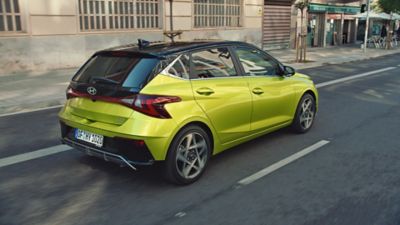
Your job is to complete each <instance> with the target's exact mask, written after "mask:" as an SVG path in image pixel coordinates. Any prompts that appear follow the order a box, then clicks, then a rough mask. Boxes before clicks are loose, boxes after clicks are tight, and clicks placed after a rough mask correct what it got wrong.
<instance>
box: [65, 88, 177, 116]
mask: <svg viewBox="0 0 400 225" xmlns="http://www.w3.org/2000/svg"><path fill="white" fill-rule="evenodd" d="M66 94H67V99H71V98H76V97H82V98H90V99H91V100H93V101H97V100H100V101H105V102H113V103H118V104H121V105H125V106H128V107H129V108H132V109H134V110H135V111H138V112H141V113H143V114H146V115H148V116H152V117H156V118H163V119H168V118H171V115H170V114H169V113H168V112H167V110H166V109H165V108H164V105H165V104H168V103H173V102H180V101H181V98H179V97H177V96H160V95H144V94H137V95H131V96H126V97H123V98H116V97H109V96H98V95H94V96H93V95H89V94H87V93H82V92H79V91H76V90H74V89H72V88H68V89H67V93H66Z"/></svg>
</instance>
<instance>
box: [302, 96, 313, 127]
mask: <svg viewBox="0 0 400 225" xmlns="http://www.w3.org/2000/svg"><path fill="white" fill-rule="evenodd" d="M314 110H315V107H314V102H313V100H312V99H311V98H306V99H305V100H304V101H303V103H302V104H301V113H300V125H301V127H302V128H303V129H304V130H307V129H308V128H310V127H311V125H312V123H313V121H314V114H315V112H314Z"/></svg>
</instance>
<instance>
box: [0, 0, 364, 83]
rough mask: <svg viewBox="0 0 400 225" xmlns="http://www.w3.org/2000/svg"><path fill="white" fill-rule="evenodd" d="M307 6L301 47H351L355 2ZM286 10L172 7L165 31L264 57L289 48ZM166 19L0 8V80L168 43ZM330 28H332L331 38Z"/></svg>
mask: <svg viewBox="0 0 400 225" xmlns="http://www.w3.org/2000/svg"><path fill="white" fill-rule="evenodd" d="M315 1H317V2H314V1H313V2H312V3H311V4H310V7H309V10H308V11H309V12H308V14H306V15H307V16H306V17H307V18H306V19H305V22H304V24H306V23H308V28H309V29H308V30H309V32H308V33H309V36H310V37H309V45H310V46H320V47H322V46H327V45H328V44H329V43H335V42H332V41H331V40H330V39H329V37H331V36H332V38H336V39H337V40H339V39H340V40H342V39H343V36H345V37H346V38H345V39H346V40H347V41H348V42H350V41H352V40H353V36H355V35H356V34H355V33H354V31H353V30H354V29H356V28H355V27H356V26H357V25H356V24H355V22H353V21H354V20H353V19H352V18H351V17H350V16H351V15H352V14H355V13H356V11H357V10H359V2H355V3H350V5H349V4H343V3H332V2H323V1H325V0H315ZM293 3H294V0H174V1H173V11H172V15H173V16H172V21H173V28H174V30H182V31H183V33H182V34H181V35H180V36H179V37H177V38H176V39H177V40H179V41H185V40H189V41H190V40H196V39H224V40H240V41H246V42H249V43H253V44H255V45H257V46H260V47H262V48H264V49H274V48H287V47H293V46H294V43H295V40H296V36H297V33H298V32H299V30H300V29H299V27H300V26H299V24H300V22H299V21H300V19H299V15H300V13H299V12H298V10H297V9H296V8H295V7H294V6H293ZM348 7H350V8H351V7H353V8H351V10H350V11H348ZM357 7H358V8H357ZM170 15H171V13H170V0H0V75H2V74H9V73H13V72H16V71H25V70H50V69H56V68H68V67H77V66H79V65H81V64H82V63H83V62H84V61H85V60H86V59H87V58H88V57H89V56H90V55H92V54H93V53H94V52H95V51H97V50H100V49H104V48H108V47H112V46H118V45H123V44H129V43H136V42H137V39H138V38H141V39H145V40H148V41H168V40H169V39H168V38H166V37H165V36H164V35H163V33H164V31H169V30H170V18H171V16H170ZM332 20H333V21H334V23H333V24H336V25H335V26H334V27H333V28H332V29H331V30H332V31H333V33H332V35H331V33H329V32H330V31H329V29H330V28H329V27H328V25H329V23H331V21H332ZM338 27H339V28H338ZM336 30H337V31H336ZM334 32H336V34H334ZM333 35H335V36H333ZM338 43H339V41H338Z"/></svg>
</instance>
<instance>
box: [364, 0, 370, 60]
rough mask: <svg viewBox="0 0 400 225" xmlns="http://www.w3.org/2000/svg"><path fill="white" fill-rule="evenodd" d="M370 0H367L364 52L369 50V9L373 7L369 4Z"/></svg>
mask: <svg viewBox="0 0 400 225" xmlns="http://www.w3.org/2000/svg"><path fill="white" fill-rule="evenodd" d="M369 1H370V0H367V18H366V21H365V34H364V46H363V47H364V53H366V52H367V40H368V30H369V11H370V9H371V6H370V4H369Z"/></svg>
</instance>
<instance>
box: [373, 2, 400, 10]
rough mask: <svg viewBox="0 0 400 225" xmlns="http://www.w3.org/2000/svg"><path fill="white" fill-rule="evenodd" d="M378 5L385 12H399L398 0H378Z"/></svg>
mask: <svg viewBox="0 0 400 225" xmlns="http://www.w3.org/2000/svg"><path fill="white" fill-rule="evenodd" d="M378 5H379V8H380V9H382V11H383V12H385V13H390V12H397V13H399V12H400V0H378Z"/></svg>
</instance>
